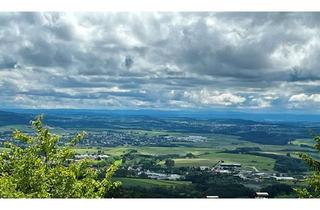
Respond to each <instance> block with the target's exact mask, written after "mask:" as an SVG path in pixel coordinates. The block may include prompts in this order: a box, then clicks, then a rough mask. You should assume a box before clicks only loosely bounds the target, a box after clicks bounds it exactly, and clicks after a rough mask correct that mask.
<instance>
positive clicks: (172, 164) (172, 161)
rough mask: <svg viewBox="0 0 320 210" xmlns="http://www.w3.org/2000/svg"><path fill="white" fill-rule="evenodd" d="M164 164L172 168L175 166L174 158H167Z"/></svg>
mask: <svg viewBox="0 0 320 210" xmlns="http://www.w3.org/2000/svg"><path fill="white" fill-rule="evenodd" d="M164 165H165V166H166V167H167V168H172V167H173V166H174V160H172V159H166V160H165V162H164Z"/></svg>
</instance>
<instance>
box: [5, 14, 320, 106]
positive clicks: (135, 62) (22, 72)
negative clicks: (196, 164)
mask: <svg viewBox="0 0 320 210" xmlns="http://www.w3.org/2000/svg"><path fill="white" fill-rule="evenodd" d="M319 58H320V13H275V12H268V13H249V12H243V13H234V12H226V13H223V12H218V13H213V12H210V13H204V12H195V13H178V12H168V13H148V12H146V13H139V12H127V13H123V12H122V13H112V12H106V13H93V12H90V13H48V12H46V13H40V12H37V13H4V12H2V13H0V108H48V109H50V108H79V109H169V110H171V109H172V110H176V109H178V110H179V109H223V110H245V111H250V110H251V111H255V110H257V111H266V112H269V111H279V112H282V111H291V112H298V111H303V112H320V106H319V105H320V86H319V85H320V69H319V67H320V62H319Z"/></svg>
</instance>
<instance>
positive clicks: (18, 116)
mask: <svg viewBox="0 0 320 210" xmlns="http://www.w3.org/2000/svg"><path fill="white" fill-rule="evenodd" d="M33 117H34V115H32V114H22V113H14V112H6V111H0V126H4V125H17V124H29V122H30V120H32V119H33Z"/></svg>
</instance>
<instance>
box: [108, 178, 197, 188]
mask: <svg viewBox="0 0 320 210" xmlns="http://www.w3.org/2000/svg"><path fill="white" fill-rule="evenodd" d="M113 180H114V181H121V183H122V185H123V186H124V187H132V186H140V187H145V188H152V187H176V186H186V185H190V184H191V182H189V181H171V180H155V179H142V178H120V177H119V178H114V179H113Z"/></svg>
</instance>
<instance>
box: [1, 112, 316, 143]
mask: <svg viewBox="0 0 320 210" xmlns="http://www.w3.org/2000/svg"><path fill="white" fill-rule="evenodd" d="M41 113H44V114H45V119H44V121H45V123H46V124H48V125H50V126H53V127H61V128H64V129H79V130H90V129H96V130H101V131H103V130H106V129H118V130H128V129H137V130H139V129H140V130H155V131H172V132H183V133H192V134H195V133H198V134H200V133H201V134H206V133H216V134H226V135H234V136H237V137H239V139H242V140H247V141H251V142H256V143H261V144H280V145H283V144H287V143H288V142H289V141H291V140H293V139H296V138H309V137H310V135H311V132H313V133H320V123H317V122H279V121H253V120H244V119H228V118H226V119H223V118H220V119H214V118H212V119H201V118H196V117H194V118H193V117H185V116H176V115H173V116H171V115H169V114H168V113H166V114H165V115H161V113H162V112H161V111H160V112H159V113H158V114H157V115H156V114H155V113H153V114H148V113H144V112H139V111H137V112H136V113H135V112H134V111H130V112H125V111H110V112H109V111H101V110H97V111H89V110H84V111H83V110H33V111H32V110H27V111H26V110H20V111H19V112H18V113H17V112H7V111H0V126H4V125H17V124H24V125H27V124H29V122H30V120H32V119H33V118H34V117H35V116H36V115H38V114H41Z"/></svg>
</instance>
